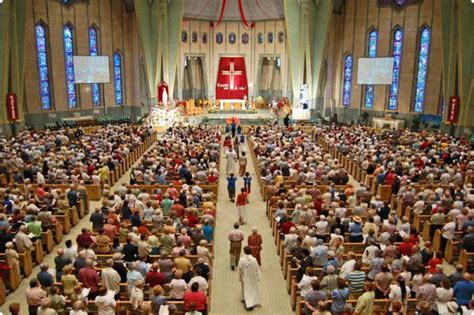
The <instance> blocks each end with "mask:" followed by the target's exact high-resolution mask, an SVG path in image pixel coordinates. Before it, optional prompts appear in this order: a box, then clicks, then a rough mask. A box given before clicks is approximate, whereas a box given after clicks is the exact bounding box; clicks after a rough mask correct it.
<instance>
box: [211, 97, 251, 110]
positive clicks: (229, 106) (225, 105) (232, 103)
mask: <svg viewBox="0 0 474 315" xmlns="http://www.w3.org/2000/svg"><path fill="white" fill-rule="evenodd" d="M218 101H219V109H220V110H246V109H248V108H246V105H245V103H246V102H247V101H246V100H239V99H235V100H218Z"/></svg>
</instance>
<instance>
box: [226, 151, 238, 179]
mask: <svg viewBox="0 0 474 315" xmlns="http://www.w3.org/2000/svg"><path fill="white" fill-rule="evenodd" d="M225 156H226V158H227V165H226V172H227V174H232V173H234V168H235V160H236V159H237V153H236V152H235V150H234V149H233V148H232V146H230V147H229V148H228V149H227V151H226V152H225Z"/></svg>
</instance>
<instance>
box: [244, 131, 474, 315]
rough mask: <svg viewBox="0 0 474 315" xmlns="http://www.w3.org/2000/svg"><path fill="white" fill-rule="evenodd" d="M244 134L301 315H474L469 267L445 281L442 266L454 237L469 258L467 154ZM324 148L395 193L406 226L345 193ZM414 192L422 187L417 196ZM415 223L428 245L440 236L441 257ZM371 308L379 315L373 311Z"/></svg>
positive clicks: (453, 144)
mask: <svg viewBox="0 0 474 315" xmlns="http://www.w3.org/2000/svg"><path fill="white" fill-rule="evenodd" d="M251 134H252V137H251V141H252V143H253V149H254V152H255V159H256V163H257V164H258V168H259V170H260V171H261V172H262V178H261V182H262V184H263V185H266V187H268V188H267V196H266V198H267V203H268V204H267V206H268V208H269V210H268V211H269V213H270V214H271V220H272V221H273V223H272V224H273V225H275V226H276V228H277V229H278V233H277V234H276V235H274V236H275V237H276V238H278V239H277V244H279V245H280V246H281V247H282V252H280V254H281V255H284V258H282V261H283V264H285V263H286V262H288V267H286V266H283V268H288V269H289V270H290V272H291V270H294V271H295V273H294V277H295V282H296V284H297V290H298V292H299V295H300V297H301V301H302V302H301V303H302V304H301V305H302V310H301V311H302V313H303V314H308V315H310V314H313V315H316V314H329V313H331V314H376V313H380V314H382V313H383V312H384V311H388V312H390V313H391V314H406V313H407V312H409V311H410V312H414V311H415V310H416V311H417V312H418V313H419V314H455V313H456V312H458V311H459V312H462V311H464V312H468V310H469V309H473V307H474V304H473V303H471V297H472V294H473V293H474V282H473V281H472V279H471V274H470V273H469V272H472V269H470V270H467V272H466V267H469V268H472V266H464V265H459V264H458V265H456V266H455V272H454V273H451V272H450V273H449V274H448V273H447V272H446V270H445V269H447V268H446V265H445V263H444V261H443V258H444V254H445V249H446V246H447V243H448V240H451V241H454V240H455V239H454V234H455V233H456V234H457V237H458V239H457V240H458V241H459V242H458V245H457V246H459V247H460V249H463V250H466V251H467V252H468V253H473V251H474V246H473V245H474V196H473V195H472V171H473V170H474V155H473V154H472V152H471V151H470V148H469V145H468V144H467V143H466V142H463V141H462V140H456V141H454V139H451V138H449V137H448V136H445V135H441V134H427V133H424V132H422V133H419V134H416V133H411V132H408V131H394V132H388V131H375V130H372V129H369V128H365V127H361V126H351V127H339V126H338V127H336V126H318V127H316V128H315V134H314V138H313V139H311V137H310V136H308V135H306V134H305V133H304V131H302V130H297V129H293V128H292V127H289V128H285V129H283V128H281V127H280V128H276V127H273V126H272V127H263V128H262V127H259V128H256V129H254V130H252V131H251ZM320 141H323V142H320ZM321 143H324V144H328V147H329V148H331V147H335V148H336V150H338V151H340V152H341V153H343V155H345V156H347V157H348V158H349V159H354V160H356V161H357V163H358V165H360V166H361V167H362V168H363V169H364V170H365V171H366V172H367V174H368V175H373V176H374V178H375V180H376V181H377V184H378V185H391V187H392V191H393V196H392V198H395V200H396V201H398V203H399V204H400V207H401V208H403V212H402V214H403V215H401V216H399V215H398V214H397V213H398V211H397V209H396V208H392V206H393V203H391V202H388V201H384V200H382V198H381V196H380V195H376V194H375V192H376V191H377V190H375V192H374V191H372V190H371V187H366V186H364V184H362V185H353V184H352V183H353V182H351V183H349V180H348V176H347V173H346V174H345V176H344V177H346V176H347V177H346V179H345V180H343V181H340V177H339V176H338V175H340V174H341V175H342V174H344V173H345V171H344V170H343V167H342V166H341V165H342V163H341V161H339V160H338V159H337V158H335V157H333V156H332V155H331V154H330V153H329V151H328V150H326V149H324V148H325V146H324V145H322V146H321V145H319V144H321ZM318 171H319V172H318ZM308 179H309V180H308ZM321 179H323V180H321ZM330 179H332V181H331V180H330ZM419 183H426V185H425V186H424V187H423V189H421V190H418V191H417V190H416V186H415V184H419ZM406 209H408V211H412V213H413V214H411V219H410V218H409V217H407V216H406V215H405V214H406V213H405V212H404V211H405V210H406ZM417 213H418V214H429V216H430V218H429V221H430V223H431V233H430V234H431V238H430V239H431V240H432V239H433V236H434V233H435V232H436V230H439V231H440V232H441V241H440V245H439V246H438V248H434V244H433V243H432V242H430V239H422V237H421V234H420V233H421V231H417V230H416V229H415V228H414V226H413V221H412V220H413V219H412V218H413V216H414V214H417ZM285 256H288V257H285ZM451 269H453V268H452V267H451ZM285 270H286V269H285ZM290 280H291V279H290ZM410 299H413V300H410ZM415 299H416V300H415ZM379 300H383V303H384V304H387V303H388V308H387V310H383V309H380V305H378V304H377V303H374V301H379ZM409 300H410V301H411V302H412V304H413V305H414V307H415V309H409V307H411V304H410V306H409V303H408V302H409Z"/></svg>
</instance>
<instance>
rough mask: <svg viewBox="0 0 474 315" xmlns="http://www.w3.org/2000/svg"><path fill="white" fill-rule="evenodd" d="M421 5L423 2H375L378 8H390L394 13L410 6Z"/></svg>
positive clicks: (380, 0) (383, 0) (412, 0)
mask: <svg viewBox="0 0 474 315" xmlns="http://www.w3.org/2000/svg"><path fill="white" fill-rule="evenodd" d="M421 3H423V0H377V6H378V7H379V8H384V7H391V8H392V9H394V10H396V11H403V10H405V9H406V7H408V6H410V5H418V4H421Z"/></svg>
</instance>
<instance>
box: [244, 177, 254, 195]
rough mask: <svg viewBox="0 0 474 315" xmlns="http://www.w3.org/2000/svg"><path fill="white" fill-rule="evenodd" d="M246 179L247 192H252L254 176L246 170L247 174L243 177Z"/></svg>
mask: <svg viewBox="0 0 474 315" xmlns="http://www.w3.org/2000/svg"><path fill="white" fill-rule="evenodd" d="M242 179H243V180H244V188H245V190H246V191H247V194H250V191H251V186H252V176H250V173H249V172H245V176H244V177H243V178H242Z"/></svg>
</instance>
